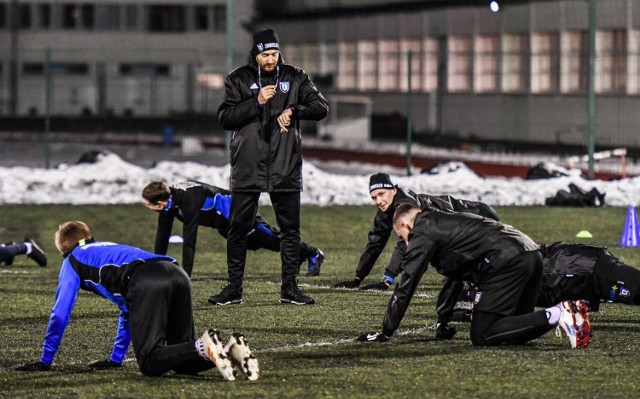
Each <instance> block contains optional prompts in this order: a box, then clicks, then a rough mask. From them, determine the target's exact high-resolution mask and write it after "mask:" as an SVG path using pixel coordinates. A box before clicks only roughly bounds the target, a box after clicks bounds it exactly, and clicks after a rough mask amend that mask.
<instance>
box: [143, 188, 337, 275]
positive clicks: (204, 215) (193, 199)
mask: <svg viewBox="0 0 640 399" xmlns="http://www.w3.org/2000/svg"><path fill="white" fill-rule="evenodd" d="M142 200H143V202H144V205H145V206H146V207H147V208H149V209H151V210H154V211H157V212H158V230H157V231H156V241H155V249H154V251H153V252H154V253H156V254H160V255H166V253H167V248H168V246H169V237H170V236H171V230H172V228H173V220H174V219H176V218H177V219H178V220H180V221H181V222H182V223H183V225H182V235H183V237H184V243H183V244H182V267H183V269H184V271H185V272H187V274H188V275H189V277H191V270H192V269H193V259H194V257H195V253H196V240H197V238H198V226H206V227H211V228H213V229H215V230H216V231H218V233H220V235H221V236H223V237H225V238H227V235H228V234H229V205H230V203H231V192H230V191H229V190H225V189H224V188H220V187H216V186H212V185H209V184H206V183H201V182H197V181H185V182H182V183H178V184H175V185H173V186H168V185H167V184H166V183H164V182H160V181H154V182H151V183H149V184H147V185H146V186H145V188H144V189H143V190H142ZM247 248H248V249H250V250H252V251H256V250H258V249H260V248H266V249H269V250H271V251H276V252H279V251H280V231H278V230H277V229H275V228H274V227H272V226H271V225H269V223H267V221H266V220H264V218H263V217H262V216H261V215H260V214H259V213H258V214H256V218H255V221H254V224H253V226H252V228H251V231H250V232H249V235H248V236H247ZM305 260H306V261H308V262H309V272H308V273H307V275H308V276H317V275H319V274H320V267H321V266H322V261H323V260H324V253H323V252H322V251H321V250H320V249H318V248H314V247H312V246H311V245H309V244H307V243H306V242H304V241H302V240H300V262H301V263H302V262H304V261H305Z"/></svg>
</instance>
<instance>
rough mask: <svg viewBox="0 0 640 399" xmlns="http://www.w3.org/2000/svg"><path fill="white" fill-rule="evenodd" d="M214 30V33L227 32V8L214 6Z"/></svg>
mask: <svg viewBox="0 0 640 399" xmlns="http://www.w3.org/2000/svg"><path fill="white" fill-rule="evenodd" d="M213 30H214V32H225V31H226V30H227V8H226V7H225V6H221V5H218V6H213Z"/></svg>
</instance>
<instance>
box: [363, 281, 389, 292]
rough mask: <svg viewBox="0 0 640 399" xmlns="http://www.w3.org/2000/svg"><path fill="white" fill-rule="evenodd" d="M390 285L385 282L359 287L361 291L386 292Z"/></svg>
mask: <svg viewBox="0 0 640 399" xmlns="http://www.w3.org/2000/svg"><path fill="white" fill-rule="evenodd" d="M389 287H390V285H389V284H388V283H387V282H386V281H379V282H377V283H373V284H367V285H363V286H362V287H360V289H361V290H362V291H374V290H375V291H386V290H388V289H389Z"/></svg>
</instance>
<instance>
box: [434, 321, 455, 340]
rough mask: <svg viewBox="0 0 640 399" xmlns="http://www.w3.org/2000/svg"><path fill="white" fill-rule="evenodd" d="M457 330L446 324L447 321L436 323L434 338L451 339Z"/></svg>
mask: <svg viewBox="0 0 640 399" xmlns="http://www.w3.org/2000/svg"><path fill="white" fill-rule="evenodd" d="M456 333H457V331H456V328H455V327H449V326H447V323H438V325H437V326H436V339H437V340H443V339H451V338H453V336H454V335H456Z"/></svg>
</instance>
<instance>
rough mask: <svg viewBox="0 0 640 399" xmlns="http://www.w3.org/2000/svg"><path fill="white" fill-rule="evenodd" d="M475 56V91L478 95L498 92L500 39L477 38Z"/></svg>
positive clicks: (493, 37) (491, 37) (490, 37)
mask: <svg viewBox="0 0 640 399" xmlns="http://www.w3.org/2000/svg"><path fill="white" fill-rule="evenodd" d="M473 54H474V61H473V90H474V91H475V92H476V93H490V92H497V91H498V82H499V80H498V78H499V73H500V38H499V37H498V36H477V37H476V38H475V45H474V51H473Z"/></svg>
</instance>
